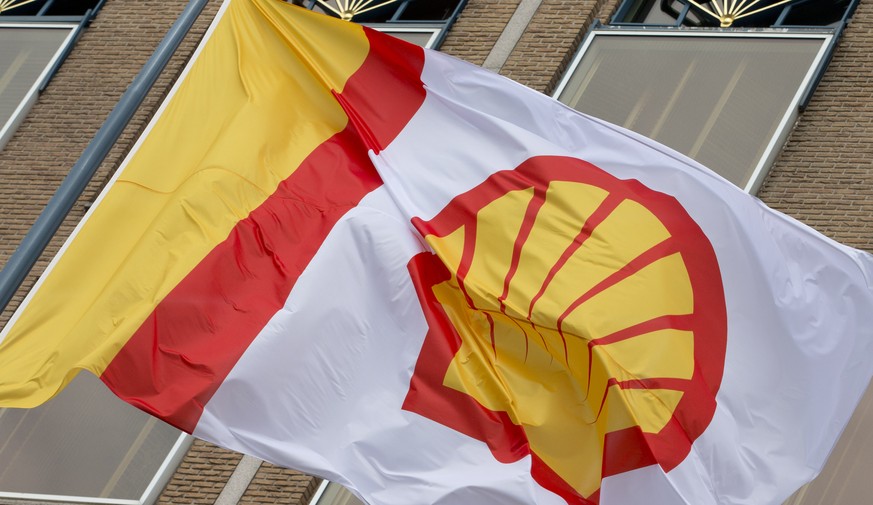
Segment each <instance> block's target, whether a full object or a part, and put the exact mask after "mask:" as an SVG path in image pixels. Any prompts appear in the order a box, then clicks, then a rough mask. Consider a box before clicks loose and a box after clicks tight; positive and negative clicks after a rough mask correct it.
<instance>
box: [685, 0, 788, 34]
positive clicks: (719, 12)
mask: <svg viewBox="0 0 873 505" xmlns="http://www.w3.org/2000/svg"><path fill="white" fill-rule="evenodd" d="M792 1H794V0H780V1H778V2H774V3H771V4H769V5H762V0H709V1H703V2H697V1H695V0H688V2H689V3H690V4H691V5H693V6H695V7H697V8H698V9H700V10H701V11H702V12H703V13H704V14H706V15H707V16H710V17H711V18H713V19H715V20H717V21H718V22H719V25H721V27H722V28H728V27H730V26H731V25H733V24H734V22H735V21H737V20H738V19H742V18H744V17H748V16H752V15H754V14H758V13H760V12H764V11H767V10H770V9H773V8H775V7H778V6H780V5H784V4H787V3H789V2H792Z"/></svg>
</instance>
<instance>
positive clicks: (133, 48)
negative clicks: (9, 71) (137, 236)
mask: <svg viewBox="0 0 873 505" xmlns="http://www.w3.org/2000/svg"><path fill="white" fill-rule="evenodd" d="M186 3H187V2H186V1H183V0H140V1H136V2H131V1H123V0H108V1H107V2H106V4H105V5H104V7H103V9H102V10H101V11H100V13H99V14H98V16H97V18H96V19H95V20H94V22H93V23H92V25H91V27H89V28H88V29H86V30H85V32H84V34H83V35H82V37H81V39H80V40H79V41H78V43H77V44H76V46H75V48H74V49H73V51H72V53H71V54H70V55H69V57H68V58H67V60H66V61H65V62H64V64H63V65H62V66H61V68H60V71H59V72H58V73H57V75H55V76H54V78H53V79H52V80H51V82H50V83H49V85H48V87H47V88H46V90H45V91H44V92H43V93H42V95H40V97H39V100H38V102H37V103H36V105H35V106H34V107H33V109H31V111H30V113H29V114H28V115H27V118H26V119H25V120H24V123H23V124H22V125H21V127H20V128H19V129H18V131H17V132H16V134H15V135H14V136H13V137H12V139H10V141H9V143H8V144H7V145H6V147H5V148H4V149H3V150H2V151H0V216H2V219H3V226H2V228H0V264H5V263H6V261H7V260H8V259H9V256H10V255H11V254H12V252H13V250H14V249H15V247H17V245H18V243H19V242H20V240H21V238H22V237H23V236H24V234H25V233H26V232H27V230H28V229H29V227H30V226H31V224H32V223H33V221H34V220H35V219H36V217H37V215H39V212H40V211H41V210H42V209H43V208H44V207H45V204H46V202H47V201H48V199H49V198H50V197H51V195H52V194H54V192H55V190H56V189H57V187H58V186H59V185H60V183H61V180H62V179H63V178H64V176H65V175H66V174H67V172H68V171H69V169H70V168H71V167H72V166H73V164H74V163H75V162H76V160H77V159H78V158H79V155H80V154H81V153H82V151H83V150H84V149H85V147H86V146H87V145H88V142H89V141H90V140H91V139H92V138H93V136H94V133H95V132H96V131H97V129H98V128H100V126H101V125H102V124H103V121H104V120H105V119H106V117H107V116H108V115H109V112H110V111H111V110H112V108H113V107H114V106H115V104H116V103H117V102H118V99H119V98H120V97H121V95H122V93H124V91H125V89H127V86H128V85H129V84H130V82H131V81H132V79H133V76H134V75H136V73H137V72H138V71H139V69H140V68H141V67H142V65H143V64H144V63H145V61H146V60H147V59H148V58H149V56H151V54H152V52H153V51H154V49H155V47H157V44H158V42H159V41H160V39H161V38H162V37H163V35H164V33H166V31H167V29H168V28H169V27H170V25H171V24H172V23H173V21H174V20H175V19H176V18H177V17H178V15H179V13H180V12H181V11H182V9H183V8H184V6H185V5H186ZM218 3H219V2H218V1H212V2H211V3H210V5H209V6H208V7H207V9H206V11H205V12H204V15H203V16H201V17H200V19H199V20H198V22H197V24H196V26H194V28H193V29H192V30H191V33H190V34H189V36H188V37H187V38H186V39H185V41H184V42H183V44H182V46H181V47H180V49H179V51H177V53H176V55H175V56H174V57H173V59H172V61H171V62H170V64H169V65H168V66H167V69H166V70H165V71H164V73H163V74H162V75H161V77H160V79H159V81H158V82H157V84H156V85H155V87H154V88H153V89H152V91H151V92H150V93H149V94H148V96H147V97H146V99H145V101H144V103H143V106H142V107H140V109H139V111H138V112H137V114H136V116H135V117H134V118H133V120H132V121H131V122H130V124H129V125H128V127H127V128H126V129H125V131H124V133H123V135H122V137H121V139H120V141H119V142H118V143H117V144H116V145H115V147H114V148H113V149H112V151H111V152H110V153H109V156H108V157H107V158H106V161H105V162H104V163H103V164H102V165H101V166H100V168H99V169H98V172H97V174H96V177H95V178H94V181H93V182H92V183H91V184H90V185H89V186H88V188H87V190H86V191H85V193H84V194H83V196H82V198H80V199H79V202H78V203H77V204H76V206H75V208H74V209H73V211H72V213H71V214H70V216H69V217H68V218H67V219H66V221H65V222H64V223H63V225H62V227H61V229H60V230H59V232H58V234H57V235H56V236H55V238H54V240H52V242H51V245H50V246H49V248H48V250H47V251H46V253H45V254H43V256H42V258H41V259H40V261H39V263H38V264H37V266H36V268H35V269H34V272H33V273H32V275H30V276H29V277H28V279H27V281H26V282H25V285H24V288H23V289H22V290H20V292H19V295H18V296H17V297H16V299H15V300H14V301H13V303H12V304H10V307H9V309H7V311H5V312H3V313H2V315H0V323H3V322H5V321H6V319H7V318H8V317H9V315H10V309H12V308H14V307H15V306H17V305H18V302H19V301H20V299H21V298H22V296H23V294H24V293H25V292H26V290H27V289H29V287H30V286H32V284H33V282H34V280H35V278H36V277H37V276H38V275H39V273H40V272H42V270H43V269H44V268H45V265H46V264H47V263H48V261H49V260H50V259H51V258H52V257H53V256H54V254H55V252H57V250H58V248H59V247H60V245H61V244H62V243H63V240H64V239H65V238H66V237H67V236H68V235H69V234H70V232H71V231H72V229H73V227H75V225H76V223H77V222H78V221H79V220H80V219H81V218H82V215H83V214H84V212H85V210H86V207H85V204H86V203H87V202H90V201H92V200H93V199H94V198H95V197H96V195H97V191H98V190H99V188H100V187H102V185H103V183H104V181H105V180H106V179H107V177H108V176H109V175H110V174H111V173H112V172H114V170H115V168H116V167H117V166H118V164H119V163H120V162H121V159H122V157H123V156H124V154H125V153H127V151H128V150H129V149H130V147H131V145H132V143H133V141H134V140H135V138H136V137H137V136H138V134H139V132H141V131H142V129H143V128H144V127H145V125H146V123H147V121H148V119H149V118H150V117H151V114H152V112H153V111H154V109H155V107H156V105H157V104H158V103H160V101H161V99H162V98H163V97H164V96H165V95H166V93H167V91H168V90H169V88H170V86H171V84H172V82H173V81H174V80H175V78H176V76H177V75H178V73H179V72H180V71H181V69H182V67H183V66H184V63H185V62H186V61H187V60H188V58H189V57H190V55H191V53H192V51H193V50H194V47H196V44H197V42H198V41H199V40H200V38H201V37H202V35H203V33H204V32H205V30H206V28H207V27H208V23H209V21H210V19H211V18H212V17H213V15H214V13H215V11H216V10H217V7H218Z"/></svg>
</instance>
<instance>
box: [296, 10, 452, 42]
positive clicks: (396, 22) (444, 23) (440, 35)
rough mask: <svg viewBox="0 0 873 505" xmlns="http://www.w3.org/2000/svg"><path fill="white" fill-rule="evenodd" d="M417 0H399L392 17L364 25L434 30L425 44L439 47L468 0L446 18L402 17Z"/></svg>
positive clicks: (405, 30)
mask: <svg viewBox="0 0 873 505" xmlns="http://www.w3.org/2000/svg"><path fill="white" fill-rule="evenodd" d="M412 1H415V0H400V1H399V2H398V4H399V5H398V6H397V10H396V11H394V13H393V14H392V15H391V18H390V19H388V20H385V21H384V22H381V23H366V22H364V23H361V24H362V25H364V26H370V27H373V28H375V29H377V30H379V31H381V32H385V33H389V34H390V33H391V32H392V31H396V32H410V31H419V30H420V31H432V30H433V31H434V33H435V36H433V37H431V38H430V39H429V40H428V43H427V45H426V46H425V47H426V48H428V49H439V47H440V46H441V45H442V43H443V41H445V39H446V36H447V35H448V33H449V29H451V27H452V25H454V24H455V21H457V20H458V17H459V16H460V15H461V11H463V10H464V7H466V5H467V2H468V0H460V1H459V2H458V5H456V6H455V10H454V11H452V13H451V14H450V15H449V17H448V18H446V19H434V20H407V19H400V16H401V15H402V14H403V11H405V10H406V7H407V6H408V5H409V3H410V2H412ZM419 1H427V0H419ZM316 6H317V2H316V0H305V2H304V5H303V8H305V9H309V10H312V9H314V8H315V7H316ZM392 26H396V27H397V28H391V27H392Z"/></svg>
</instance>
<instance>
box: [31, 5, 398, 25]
mask: <svg viewBox="0 0 873 505" xmlns="http://www.w3.org/2000/svg"><path fill="white" fill-rule="evenodd" d="M30 1H33V0H30ZM317 1H318V4H319V5H321V6H322V7H324V8H325V9H327V10H329V11H331V12H333V13H334V14H336V15H337V16H339V17H340V18H341V19H344V20H346V21H351V20H352V19H353V18H354V17H355V16H357V15H358V14H363V13H365V12H369V11H372V10H375V9H378V8H379V7H384V6H386V5H390V4H393V3H397V2H399V1H400V0H382V1H380V0H317Z"/></svg>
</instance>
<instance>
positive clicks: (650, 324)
mask: <svg viewBox="0 0 873 505" xmlns="http://www.w3.org/2000/svg"><path fill="white" fill-rule="evenodd" d="M413 224H414V225H415V226H416V228H417V229H418V230H419V232H420V233H421V234H422V235H423V236H424V237H425V239H426V240H427V241H428V243H429V244H430V246H431V247H432V249H433V250H434V253H424V254H419V255H418V256H416V257H415V258H413V259H412V260H411V261H410V264H409V271H410V274H411V276H412V279H413V283H414V284H415V286H416V290H417V293H418V297H419V300H420V302H421V304H422V308H423V311H424V313H425V317H426V319H427V322H428V325H429V331H428V333H427V336H426V337H425V342H424V345H423V348H422V351H421V354H420V357H419V360H418V362H417V364H416V367H415V371H414V373H413V377H412V380H411V382H410V388H409V392H408V395H407V397H406V400H405V402H404V405H403V408H404V409H405V410H407V411H411V412H415V413H418V414H420V415H422V416H425V417H427V418H429V419H431V420H433V421H436V422H438V423H441V424H443V425H445V426H447V427H450V428H452V429H454V430H456V431H458V432H460V433H463V434H466V435H468V436H470V437H473V438H475V439H478V440H480V441H482V442H484V443H485V444H487V445H488V447H489V448H490V450H491V452H492V454H493V455H494V457H495V458H496V459H497V460H498V461H501V462H506V463H508V462H515V461H518V460H520V459H522V458H524V457H527V456H530V458H531V475H532V477H533V478H534V479H535V480H536V481H537V482H538V483H539V484H540V485H541V486H543V487H544V488H545V489H548V490H550V491H552V492H554V493H556V494H557V495H559V496H561V497H562V498H564V499H565V500H566V501H567V502H568V503H571V504H596V503H599V496H600V484H601V481H602V479H603V478H604V477H607V476H610V475H616V474H619V473H622V472H626V471H630V470H633V469H637V468H641V467H644V466H649V465H654V464H657V465H660V466H661V468H662V469H663V470H664V471H670V470H671V469H673V468H674V467H676V466H677V465H678V464H679V463H680V462H682V461H683V460H684V459H685V457H686V456H687V455H688V454H689V452H690V450H691V445H692V443H693V442H694V440H696V439H697V438H698V437H699V436H700V435H701V434H702V433H703V431H704V430H705V429H706V427H707V426H708V425H709V423H710V421H711V420H712V417H713V415H714V412H715V407H716V401H715V396H716V393H717V391H718V388H719V386H720V384H721V378H722V373H723V370H724V357H725V347H726V341H727V316H726V310H725V301H724V290H723V286H722V283H721V274H720V271H719V267H718V262H717V259H716V256H715V252H714V251H713V248H712V245H711V244H710V242H709V240H708V239H707V238H706V236H705V235H704V233H703V231H702V230H701V229H700V227H699V226H698V225H697V224H696V223H695V222H694V221H693V220H692V219H691V217H690V216H689V215H688V213H687V212H686V211H685V209H684V208H683V207H682V206H681V205H680V204H679V202H678V201H677V200H675V199H674V198H673V197H670V196H668V195H666V194H663V193H659V192H656V191H653V190H651V189H649V188H647V187H645V186H644V185H642V184H641V183H639V182H638V181H635V180H620V179H617V178H615V177H614V176H612V175H610V174H608V173H606V172H605V171H603V170H601V169H599V168H597V167H595V166H593V165H591V164H589V163H586V162H584V161H581V160H578V159H573V158H565V157H552V156H542V157H535V158H531V159H529V160H527V161H525V162H524V163H523V164H522V165H520V166H519V167H518V168H516V169H515V170H510V171H503V172H498V173H495V174H493V175H492V176H491V177H489V178H488V179H487V180H486V181H485V182H483V183H482V184H480V185H478V186H477V187H475V188H473V189H472V190H470V191H468V192H467V193H464V194H462V195H460V196H458V197H456V198H455V199H453V200H452V201H451V202H450V203H449V205H447V206H446V208H445V209H443V210H442V211H441V212H440V213H439V214H438V215H437V216H435V217H434V218H433V219H431V220H429V221H422V220H420V219H414V220H413Z"/></svg>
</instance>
